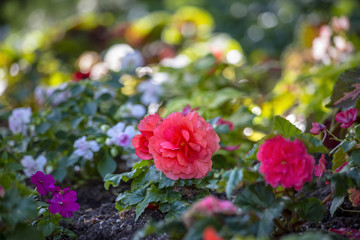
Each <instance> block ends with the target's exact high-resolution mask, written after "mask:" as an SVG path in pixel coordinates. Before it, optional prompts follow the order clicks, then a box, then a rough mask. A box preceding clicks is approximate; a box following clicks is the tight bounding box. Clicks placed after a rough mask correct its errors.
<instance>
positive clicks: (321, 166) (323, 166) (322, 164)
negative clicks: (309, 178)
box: [314, 154, 326, 178]
mask: <svg viewBox="0 0 360 240" xmlns="http://www.w3.org/2000/svg"><path fill="white" fill-rule="evenodd" d="M325 171H326V162H325V154H321V158H320V160H319V164H318V165H316V167H315V171H314V175H315V176H317V177H319V178H320V177H321V176H322V175H323V173H324V172H325Z"/></svg>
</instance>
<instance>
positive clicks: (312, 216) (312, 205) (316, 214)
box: [299, 197, 325, 222]
mask: <svg viewBox="0 0 360 240" xmlns="http://www.w3.org/2000/svg"><path fill="white" fill-rule="evenodd" d="M299 208H300V216H301V217H302V218H303V219H305V220H307V221H309V222H318V221H320V220H321V219H322V218H323V216H324V214H325V208H324V206H323V205H322V203H321V200H320V199H318V198H315V197H311V198H307V199H304V200H302V201H301V202H300V203H299Z"/></svg>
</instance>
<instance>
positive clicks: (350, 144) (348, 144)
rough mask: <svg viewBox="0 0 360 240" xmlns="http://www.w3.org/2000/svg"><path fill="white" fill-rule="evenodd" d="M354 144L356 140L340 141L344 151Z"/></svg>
mask: <svg viewBox="0 0 360 240" xmlns="http://www.w3.org/2000/svg"><path fill="white" fill-rule="evenodd" d="M355 144H356V141H342V142H341V144H340V145H341V147H342V149H343V150H344V153H346V152H348V151H350V150H351V149H352V148H353V147H354V146H355Z"/></svg>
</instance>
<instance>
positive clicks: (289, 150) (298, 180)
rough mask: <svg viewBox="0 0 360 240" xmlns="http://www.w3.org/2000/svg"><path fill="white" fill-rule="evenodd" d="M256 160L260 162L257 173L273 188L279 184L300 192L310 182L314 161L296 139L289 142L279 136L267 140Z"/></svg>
mask: <svg viewBox="0 0 360 240" xmlns="http://www.w3.org/2000/svg"><path fill="white" fill-rule="evenodd" d="M257 159H258V160H259V161H260V162H261V165H260V169H259V172H260V173H262V174H264V178H265V181H266V182H267V183H268V184H270V185H271V186H272V187H274V188H275V187H277V186H278V184H281V185H282V186H283V187H284V188H292V187H294V188H295V189H296V190H300V189H301V188H302V187H303V185H304V183H306V182H309V181H311V180H312V174H313V171H314V167H315V160H314V158H313V156H311V155H310V154H308V153H307V151H306V148H305V145H304V144H303V143H302V142H301V141H300V140H298V139H296V140H295V141H290V140H286V139H284V138H283V137H282V136H280V135H278V136H276V137H274V138H271V139H268V140H266V141H265V142H264V143H263V144H262V145H261V146H260V148H259V152H258V153H257Z"/></svg>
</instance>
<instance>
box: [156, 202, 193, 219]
mask: <svg viewBox="0 0 360 240" xmlns="http://www.w3.org/2000/svg"><path fill="white" fill-rule="evenodd" d="M159 209H160V211H161V212H163V213H167V214H166V216H165V220H166V221H168V220H170V219H178V220H180V219H181V216H182V215H183V213H184V212H185V211H186V210H187V209H188V207H187V206H186V205H185V204H184V203H183V202H180V201H175V202H173V203H171V204H163V205H160V207H159Z"/></svg>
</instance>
